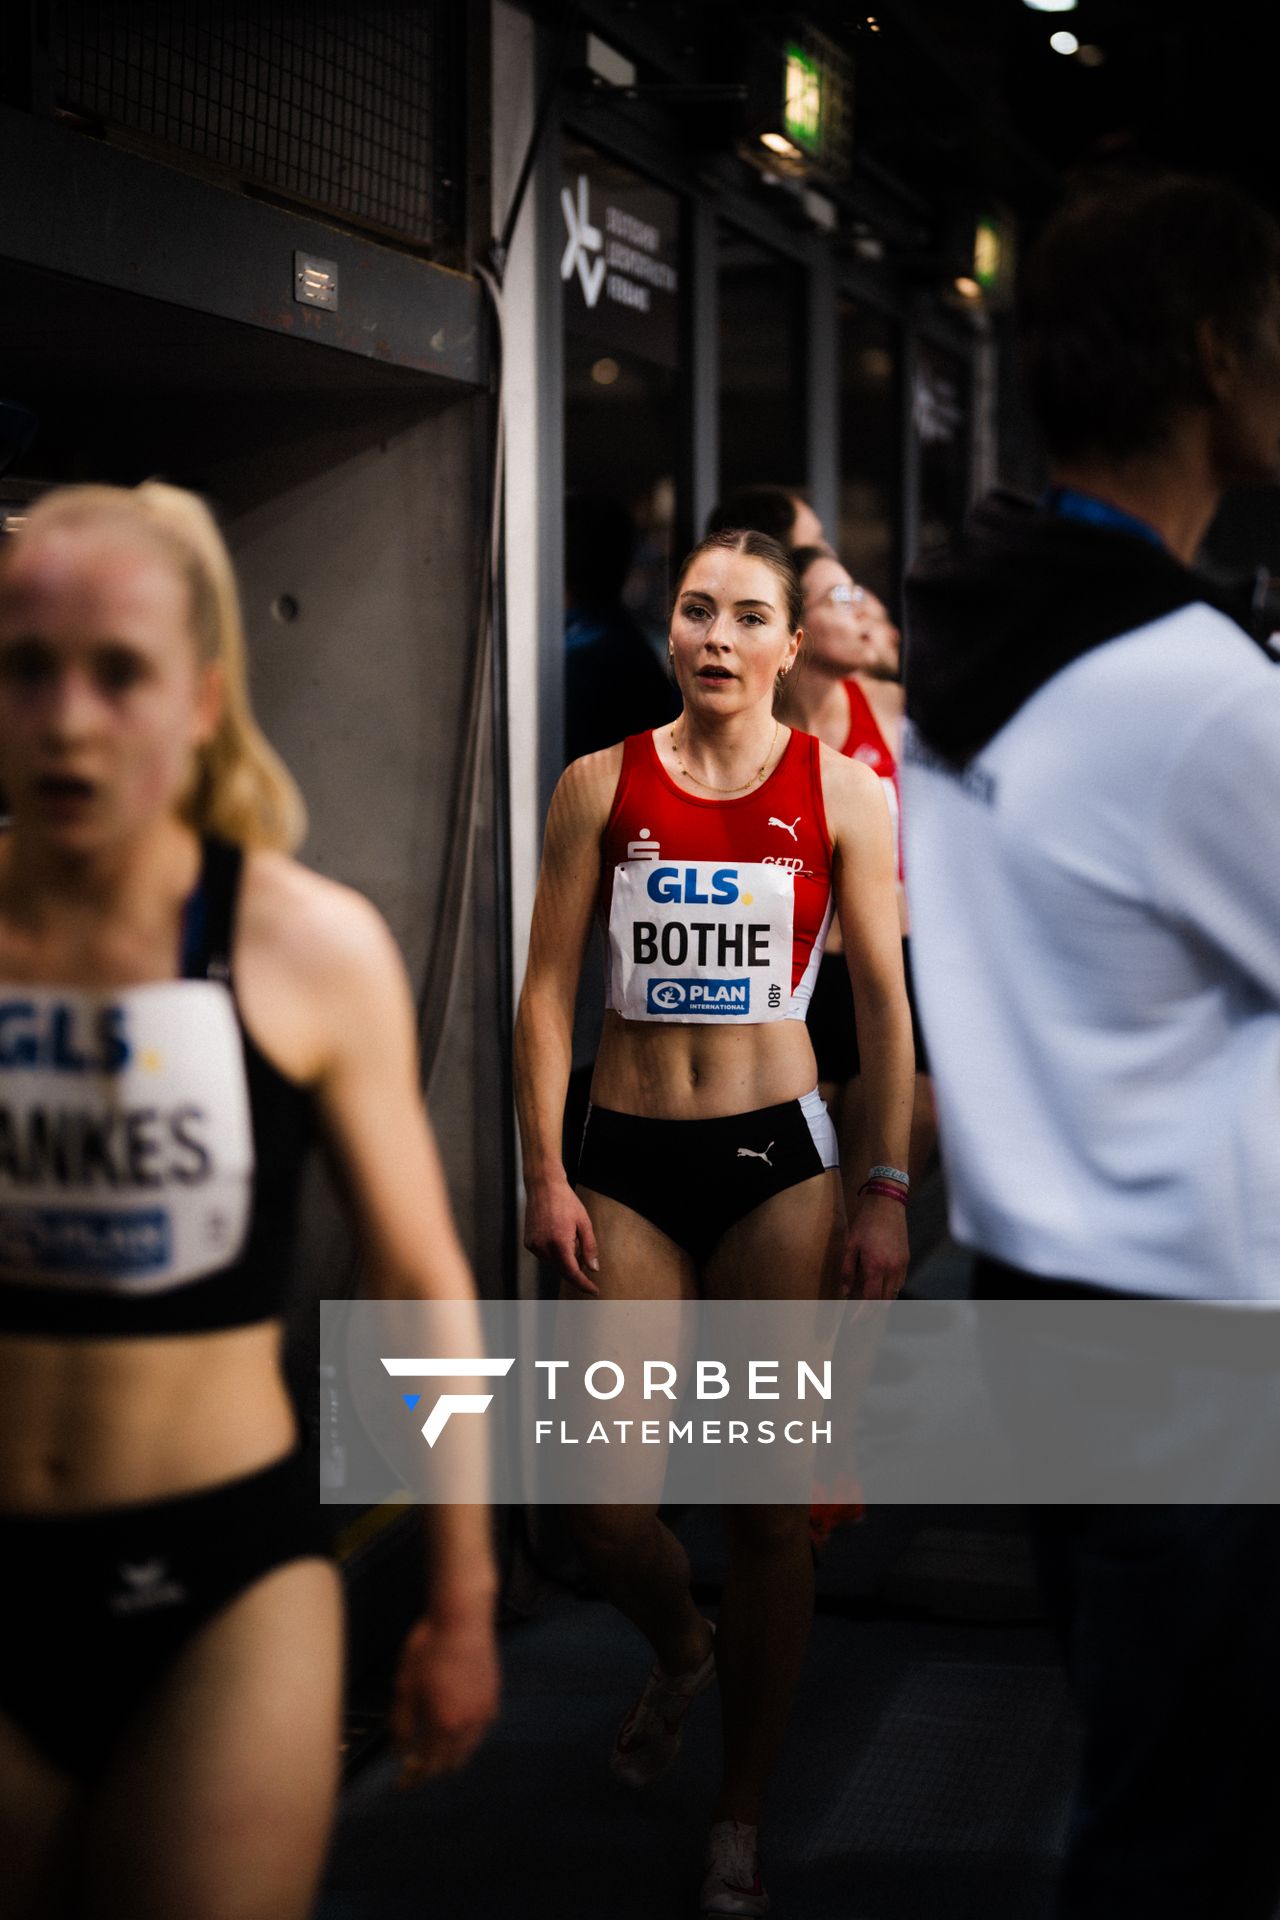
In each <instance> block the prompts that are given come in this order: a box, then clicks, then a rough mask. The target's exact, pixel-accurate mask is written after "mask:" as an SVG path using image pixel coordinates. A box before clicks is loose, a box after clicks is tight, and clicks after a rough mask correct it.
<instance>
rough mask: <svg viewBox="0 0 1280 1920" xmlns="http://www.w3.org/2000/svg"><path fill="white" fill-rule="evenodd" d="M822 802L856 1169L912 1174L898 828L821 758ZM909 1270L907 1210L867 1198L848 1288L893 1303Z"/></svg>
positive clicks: (863, 786) (852, 1232) (854, 777)
mask: <svg viewBox="0 0 1280 1920" xmlns="http://www.w3.org/2000/svg"><path fill="white" fill-rule="evenodd" d="M821 766H822V797H823V801H824V803H825V806H826V813H827V825H828V826H829V828H830V830H831V838H832V841H833V842H834V846H835V860H834V882H835V895H836V912H837V914H838V915H839V919H840V932H841V934H842V936H843V939H844V951H845V959H846V961H847V964H848V968H849V978H850V980H851V981H852V983H853V1004H854V1019H855V1021H856V1023H857V1030H858V1052H859V1054H860V1056H861V1059H862V1079H863V1085H864V1087H865V1089H866V1115H867V1123H866V1124H867V1139H866V1145H867V1150H868V1153H869V1154H870V1158H869V1160H868V1162H867V1166H866V1167H865V1168H856V1169H854V1172H855V1173H856V1174H857V1175H858V1177H859V1179H860V1180H861V1179H865V1177H866V1174H867V1172H868V1171H869V1170H870V1168H871V1167H872V1166H890V1167H901V1168H904V1169H905V1167H906V1164H907V1150H908V1146H909V1143H910V1137H911V1103H912V1096H913V1093H914V1089H915V1049H914V1046H913V1044H912V1037H911V1010H910V1007H909V1006H908V1003H907V990H906V983H905V981H904V979H903V973H902V938H901V934H900V933H899V928H898V906H897V891H896V886H897V874H896V867H895V860H894V850H893V827H892V823H891V822H890V819H889V809H888V807H887V806H886V805H885V800H884V795H883V793H882V792H881V791H880V782H879V780H878V779H877V777H876V775H875V774H874V773H872V771H871V769H870V768H869V767H865V766H863V765H861V763H860V762H858V761H856V760H846V759H845V758H844V757H843V755H841V754H837V753H833V752H832V751H831V749H830V748H827V747H824V748H823V751H822V761H821ZM906 1273H907V1223H906V1208H905V1207H904V1206H902V1205H901V1204H900V1203H899V1202H898V1201H897V1200H891V1199H887V1198H883V1197H881V1196H878V1195H876V1194H863V1195H862V1196H861V1198H860V1199H859V1200H857V1202H856V1203H855V1205H854V1207H853V1210H852V1213H851V1217H850V1221H849V1242H848V1247H847V1250H846V1254H845V1264H844V1273H843V1284H844V1287H845V1289H846V1290H847V1291H849V1292H852V1293H854V1294H857V1295H859V1296H860V1297H862V1298H864V1299H871V1300H880V1299H892V1298H893V1296H894V1295H895V1294H896V1293H897V1292H898V1291H899V1290H900V1288H901V1286H902V1284H903V1281H904V1280H905V1279H906Z"/></svg>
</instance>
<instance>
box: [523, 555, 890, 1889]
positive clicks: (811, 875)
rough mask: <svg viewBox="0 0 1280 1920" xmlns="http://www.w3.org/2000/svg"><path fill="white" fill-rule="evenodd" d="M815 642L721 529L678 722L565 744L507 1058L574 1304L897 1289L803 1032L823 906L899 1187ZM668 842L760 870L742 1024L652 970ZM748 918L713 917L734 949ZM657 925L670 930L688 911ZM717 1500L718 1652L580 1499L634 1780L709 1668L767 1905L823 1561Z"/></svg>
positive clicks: (687, 1603)
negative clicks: (811, 655)
mask: <svg viewBox="0 0 1280 1920" xmlns="http://www.w3.org/2000/svg"><path fill="white" fill-rule="evenodd" d="M801 638H802V633H801V617H800V595H799V584H798V582H797V580H796V577H795V572H794V569H793V568H792V566H791V564H790V561H789V560H788V558H787V556H786V554H785V552H784V551H783V550H782V548H780V547H779V546H778V545H777V544H776V543H775V542H774V541H772V540H770V539H768V538H766V537H765V536H763V535H760V534H757V533H743V532H737V531H732V530H730V531H726V532H721V533H718V534H714V535H711V536H710V537H708V538H707V539H706V540H704V541H703V542H702V544H701V545H700V546H699V547H697V548H695V550H694V552H693V553H692V554H691V555H690V557H689V559H688V560H687V561H686V563H685V566H684V568H683V570H682V573H681V576H680V581H679V587H678V591H677V596H676V604H675V608H674V611H673V614H672V619H671V629H670V649H671V661H672V667H673V671H674V674H675V678H676V681H677V683H678V685H679V688H680V692H681V694H682V696H683V702H684V705H683V710H682V712H681V715H680V718H679V719H678V721H676V723H675V724H674V725H673V726H670V727H664V728H662V729H661V730H659V731H658V732H656V733H647V734H639V735H635V736H633V737H632V738H630V739H628V740H626V741H625V742H623V743H622V744H620V745H618V746H616V747H611V748H608V749H607V750H605V751H604V752H601V753H596V754H591V755H589V756H587V757H586V758H585V759H581V760H578V761H575V762H574V763H573V765H572V766H570V767H569V768H568V770H567V771H566V773H565V774H564V776H563V778H562V779H561V781H560V784H559V786H558V787H557V789H556V792H555V796H554V798H553V800H552V804H551V812H550V816H549V819H548V822H547V833H546V845H545V850H544V855H543V864H542V873H541V876H540V880H539V886H538V895H537V900H536V903H535V908H534V916H533V928H532V934H531V939H530V948H529V964H528V971H527V973H526V976H525V985H524V991H523V994H522V997H521V1004H520V1014H519V1020H518V1023H517V1029H516V1063H517V1076H518V1095H519V1105H520V1117H521V1127H522V1138H523V1143H524V1176H525V1186H526V1191H527V1195H528V1210H527V1215H526V1223H525V1239H526V1244H527V1245H528V1246H529V1248H530V1249H531V1250H532V1251H533V1252H535V1253H536V1254H538V1256H539V1257H540V1258H541V1259H543V1260H546V1261H549V1262H553V1263H554V1264H555V1265H556V1266H557V1267H558V1269H559V1271H560V1273H561V1274H562V1276H563V1286H564V1289H565V1292H566V1294H569V1295H571V1294H574V1293H577V1294H582V1295H588V1296H592V1297H599V1298H602V1299H605V1300H626V1299H665V1300H679V1299H682V1298H683V1299H692V1298H694V1297H695V1296H697V1295H698V1294H699V1293H702V1294H704V1295H705V1296H707V1297H709V1298H716V1297H718V1298H748V1299H751V1298H757V1299H765V1298H778V1297H787V1296H788V1295H790V1296H791V1297H801V1298H816V1297H818V1296H820V1295H822V1294H834V1293H835V1292H836V1291H837V1290H838V1288H839V1287H840V1286H841V1284H842V1273H843V1284H844V1286H845V1287H846V1288H852V1289H853V1290H855V1291H858V1292H860V1293H865V1294H866V1295H868V1296H871V1297H888V1296H892V1295H894V1294H895V1293H896V1292H897V1290H898V1289H899V1287H900V1286H901V1284H902V1280H903V1277H904V1275H905V1272H906V1260H907V1239H906V1223H905V1207H904V1205H902V1204H900V1203H899V1202H900V1200H902V1199H905V1188H904V1187H902V1186H901V1185H899V1186H897V1187H891V1186H890V1183H889V1182H887V1181H886V1182H884V1183H882V1186H883V1187H889V1189H890V1190H889V1191H883V1190H882V1191H878V1192H868V1193H865V1194H863V1195H862V1196H861V1198H860V1199H859V1202H858V1205H857V1209H856V1211H855V1213H854V1216H853V1219H852V1222H851V1223H850V1225H849V1228H848V1231H847V1234H846V1230H845V1211H844V1205H843V1201H842V1197H841V1189H840V1178H839V1172H838V1167H837V1149H836V1144H835V1137H834V1132H833V1129H832V1127H831V1124H830V1121H829V1120H828V1118H827V1115H826V1112H825V1109H824V1108H823V1106H822V1103H821V1099H820V1097H819V1095H818V1093H817V1088H816V1085H815V1082H816V1078H817V1072H816V1068H815V1066H814V1059H813V1050H812V1048H811V1046H810V1044H809V1038H808V1032H807V1029H806V1027H805V1024H804V1009H805V1004H806V1002H807V998H808V992H809V987H810V984H811V981H812V977H813V974H814V972H815V971H816V968H817V963H818V957H819V954H820V952H821V942H822V938H823V935H824V934H825V931H826V927H827V923H828V919H829V916H830V912H831V905H832V899H833V897H834V902H835V906H836V910H837V911H838V914H839V917H840V922H841V926H842V928H843V931H844V937H845V950H846V955H847V962H848V965H849V968H850V971H851V973H852V975H853V978H854V982H855V988H856V996H857V1005H858V1015H859V1022H860V1037H861V1043H862V1052H863V1061H864V1069H863V1070H864V1074H865V1077H866V1081H867V1086H868V1108H869V1113H870V1115H871V1125H870V1128H869V1133H870V1138H871V1145H872V1151H873V1155H874V1160H875V1161H876V1162H877V1163H879V1164H880V1165H881V1166H883V1167H886V1168H888V1169H889V1170H891V1172H892V1173H893V1175H894V1178H895V1179H896V1180H898V1181H899V1182H901V1181H905V1178H906V1176H905V1173H903V1172H902V1169H903V1167H904V1163H905V1158H906V1148H907V1136H908V1128H909V1122H910V1111H911V1078H912V1062H911V1028H910V1015H909V1012H908V1008H907V1002H906V995H905V992H904V989H903V983H902V971H901V948H900V944H899V939H898V920H897V910H896V905H895V899H894V865H893V846H892V834H891V830H890V823H889V818H888V814H887V812H886V809H885V807H884V803H883V800H882V799H881V796H880V791H879V787H878V785H877V782H876V780H875V777H874V775H873V774H872V773H871V772H870V771H869V770H868V769H866V768H864V767H861V766H858V765H857V764H856V763H854V762H852V761H849V760H846V759H843V758H841V756H840V755H838V754H836V753H832V752H831V751H829V750H828V749H826V748H823V747H821V746H820V745H819V744H818V742H817V741H815V740H813V739H811V738H809V737H808V736H806V735H803V734H800V733H795V732H793V731H791V730H790V729H789V728H787V727H784V726H782V725H780V724H779V723H778V722H777V721H776V720H775V718H774V715H773V701H774V697H775V693H776V688H777V684H778V680H779V676H780V675H785V674H786V673H787V672H788V671H790V670H791V669H792V667H793V666H794V663H795V659H796V656H797V653H798V651H799V647H800V642H801ZM655 859H656V861H658V862H661V863H665V861H666V860H668V859H670V860H673V861H678V862H679V869H678V871H679V872H681V873H685V872H687V871H688V870H690V863H691V862H697V861H703V862H706V863H708V865H707V867H706V868H705V869H699V870H698V871H700V872H702V873H703V876H704V880H705V882H706V884H707V885H710V882H711V873H712V867H711V865H710V863H712V862H714V863H715V864H716V866H717V867H719V866H720V865H721V864H722V863H723V862H725V861H730V862H733V863H735V864H736V865H742V864H746V863H750V864H751V874H750V885H751V888H752V889H753V899H754V902H755V904H754V906H753V907H752V910H751V917H753V918H755V919H757V920H759V919H761V918H763V917H764V916H765V915H767V916H768V919H769V939H768V972H767V974H762V975H761V977H759V978H755V979H752V981H751V984H750V988H749V992H750V1003H749V1006H748V1009H747V1012H746V1014H745V1015H744V1016H743V1017H733V1018H728V1017H725V1016H722V1015H720V1014H717V1013H715V1012H714V1011H712V1012H707V1013H703V1014H701V1015H700V1014H699V1012H698V1007H699V1005H700V1004H701V1005H703V1006H708V1005H711V1003H712V1002H714V1001H715V999H716V996H719V995H724V994H726V993H727V994H733V993H738V994H741V993H743V991H744V988H743V982H742V981H741V980H739V979H735V980H732V981H729V980H727V979H718V978H717V972H719V973H720V974H723V973H724V972H725V969H724V967H720V968H719V969H717V967H716V965H715V964H714V963H713V962H712V960H711V959H709V958H708V959H706V960H705V962H704V963H703V964H701V965H700V964H699V963H698V960H697V958H696V955H693V957H690V958H689V959H688V960H687V963H686V964H685V966H684V968H683V972H684V973H685V974H687V975H688V976H689V978H688V979H687V980H684V981H680V980H677V981H675V982H672V981H671V980H670V979H668V978H666V976H668V975H670V974H671V973H672V971H673V968H672V966H671V965H670V964H664V961H663V955H662V954H655V952H654V951H653V950H652V945H651V943H652V940H653V938H655V937H656V936H655V934H654V930H653V929H652V928H651V927H650V925H649V921H648V917H647V916H650V915H652V914H653V912H654V909H653V907H652V905H650V904H649V902H650V901H651V899H652V895H651V894H650V892H649V889H648V885H647V882H648V879H649V876H650V875H654V874H656V871H657V869H656V867H655ZM700 897H702V896H700ZM766 903H768V904H766ZM693 912H694V917H695V918H696V917H697V916H698V915H699V914H701V915H702V917H704V918H705V917H706V913H707V909H705V908H702V909H694V910H693ZM597 913H599V914H600V915H601V917H602V919H603V920H604V922H605V924H606V926H607V928H608V932H609V963H610V986H609V1004H610V1009H611V1010H610V1012H609V1013H608V1014H607V1016H606V1021H605V1029H604V1037H603V1041H602V1044H601V1049H600V1054H599V1058H598V1060H597V1062H596V1069H595V1077H594V1081H593V1085H592V1102H593V1105H592V1108H591V1112H590V1116H589V1119H588V1123H587V1129H586V1135H585V1139H584V1142H583V1152H582V1161H581V1168H580V1174H579V1188H578V1191H577V1192H576V1193H575V1192H574V1190H573V1189H572V1188H571V1187H570V1186H569V1184H568V1181H567V1179H566V1176H565V1172H564V1167H563V1164H562V1161H561V1151H560V1117H561V1111H562V1108H563V1105H564V1096H565V1087H566V1083H567V1081H568V1075H569V1063H570V1038H571V1031H572V1018H573V1004H574V992H575V989H576V986H577V979H578V971H579V967H580V965H581V959H582V953H583V949H584V947H585V944H586V941H587V936H588V933H589V930H590V927H591V922H592V918H593V916H594V915H595V914H597ZM742 931H743V928H742V923H741V921H739V922H738V923H737V926H736V928H735V926H734V924H733V914H732V910H731V909H726V910H725V933H726V939H729V940H733V939H741V937H742ZM668 934H669V936H670V938H671V939H673V940H675V941H676V942H677V944H678V943H679V942H680V941H681V940H682V939H684V938H685V937H686V932H685V929H684V928H683V927H682V925H681V924H680V911H679V908H678V906H672V907H671V908H670V920H669V922H668V923H666V934H664V937H666V936H667V935H668ZM670 952H671V949H668V953H667V959H668V960H669V959H670ZM691 953H692V950H691ZM728 971H729V973H732V974H738V975H740V974H742V973H743V968H742V966H741V965H734V966H730V967H729V969H728ZM673 999H675V1000H677V1001H679V1002H680V1004H678V1005H674V1006H673V1004H672V1003H673ZM725 1519H726V1524H727V1527H728V1535H729V1547H730V1570H729V1575H728V1579H727V1581H726V1584H725V1589H724V1595H723V1600H722V1604H721V1611H720V1617H719V1622H718V1631H717V1633H716V1637H715V1643H714V1649H713V1645H712V1629H711V1626H710V1624H709V1623H708V1621H707V1620H705V1619H704V1618H703V1616H702V1615H701V1614H700V1613H699V1611H698V1608H697V1607H696V1606H695V1604H694V1601H693V1599H692V1596H691V1594H690V1591H689V1563H688V1560H687V1558H686V1555H685V1552H684V1549H683V1547H682V1546H681V1545H680V1543H679V1541H678V1540H677V1539H676V1537H675V1535H674V1534H673V1533H672V1532H671V1531H670V1530H669V1529H668V1528H667V1527H666V1526H665V1524H664V1523H663V1522H662V1521H661V1520H660V1519H659V1517H658V1513H657V1509H656V1506H654V1507H644V1506H639V1505H629V1506H622V1505H619V1506H608V1507H594V1508H590V1509H584V1510H582V1511H581V1512H580V1515H579V1536H580V1540H581V1544H582V1548H583V1552H584V1554H585V1557H586V1558H587V1561H588V1564H589V1565H590V1566H591V1568H592V1570H593V1573H594V1574H595V1577H596V1578H597V1580H598V1582H599V1584H600V1585H601V1587H602V1589H603V1591H604V1592H605V1593H606V1594H607V1595H608V1597H609V1598H610V1599H612V1600H613V1601H614V1603H615V1604H616V1605H617V1606H618V1607H620V1608H621V1610H622V1611H623V1612H624V1613H625V1614H627V1616H628V1617H629V1618H630V1619H631V1620H633V1621H634V1622H635V1624H636V1626H637V1627H639V1629H640V1630H641V1632H642V1633H644V1634H645V1636H646V1637H647V1638H648V1640H649V1641H650V1643H651V1645H652V1647H653V1650H654V1653H655V1656H656V1660H657V1665H656V1666H655V1668H654V1670H653V1673H652V1674H651V1676H650V1679H649V1682H648V1684H647V1686H646V1687H645V1690H644V1692H643V1694H642V1695H641V1697H640V1700H639V1701H638V1702H637V1704H636V1706H635V1707H634V1708H633V1710H632V1712H631V1713H630V1714H629V1715H628V1716H627V1718H626V1720H625V1721H624V1722H623V1725H622V1727H621V1729H620V1730H619V1734H618V1739H617V1742H616V1745H615V1749H614V1754H613V1761H612V1764H613V1767H614V1770H615V1771H616V1772H617V1773H618V1774H619V1775H620V1776H621V1777H622V1778H623V1779H626V1780H628V1781H630V1782H631V1783H633V1784H636V1785H642V1784H646V1783H647V1782H648V1781H649V1780H651V1779H653V1778H656V1777H657V1775H658V1774H659V1773H661V1772H663V1771H665V1769H666V1767H667V1766H668V1765H670V1763H671V1761H672V1760H673V1759H674V1758H675V1754H676V1750H677V1748H678V1746H679V1741H680V1731H679V1728H680V1721H681V1718H682V1716H683V1714H684V1712H685V1710H686V1709H687V1707H688V1706H689V1704H690V1702H691V1700H692V1699H693V1697H694V1696H695V1694H696V1693H698V1692H700V1691H702V1689H703V1688H704V1687H705V1686H707V1685H709V1684H710V1683H711V1681H712V1679H713V1678H714V1677H716V1676H718V1677H719V1680H720V1684H721V1696H722V1705H723V1720H724V1736H725V1741H724V1744H725V1773H724V1779H723V1782H722V1785H721V1789H720V1793H719V1796H718V1799H717V1802H716V1806H715V1809H714V1813H713V1826H712V1830H711V1839H710V1846H709V1851H708V1859H707V1873H706V1879H705V1881H704V1885H703V1890H702V1900H703V1912H704V1913H706V1914H717V1915H721V1914H761V1913H764V1912H765V1911H766V1909H767V1906H768V1898H767V1895H766V1894H765V1892H764V1890H763V1886H762V1883H761V1880H760V1873H759V1863H758V1852H757V1836H758V1825H759V1820H760V1811H761V1801H762V1796H763V1792H764V1787H765V1781H766V1777H767V1774H768V1770H769V1767H770V1764H771V1762H772V1760H773V1757H774V1755H775V1753H776V1751H777V1747H778V1744H779V1741H780V1739H781V1735H782V1731H783V1726H784V1723H785V1719H786V1714H787V1709H788V1705H789V1702H790V1699H791V1695H792V1692H793V1690H794V1687H795V1683H796V1678H797V1675H798V1673H799V1670H800V1665H801V1661H802V1658H803V1652H804V1645H805V1640H806V1637H807V1633H808V1628H809V1620H810V1614H811V1611H812V1592H813V1569H812V1561H811V1557H810V1551H809V1541H808V1516H807V1513H806V1511H805V1510H804V1509H803V1508H795V1509H792V1508H779V1507H754V1508H753V1507H731V1508H728V1509H726V1513H725Z"/></svg>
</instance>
